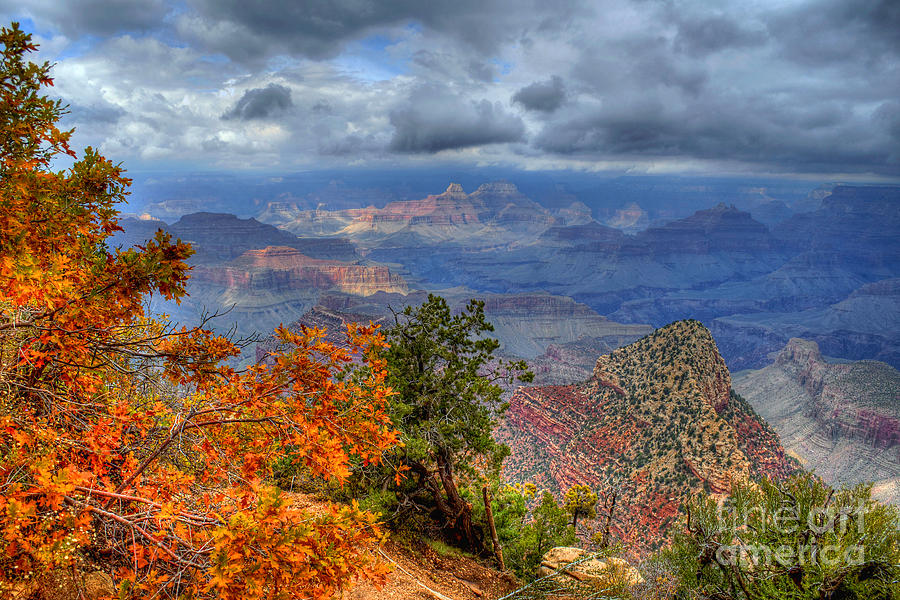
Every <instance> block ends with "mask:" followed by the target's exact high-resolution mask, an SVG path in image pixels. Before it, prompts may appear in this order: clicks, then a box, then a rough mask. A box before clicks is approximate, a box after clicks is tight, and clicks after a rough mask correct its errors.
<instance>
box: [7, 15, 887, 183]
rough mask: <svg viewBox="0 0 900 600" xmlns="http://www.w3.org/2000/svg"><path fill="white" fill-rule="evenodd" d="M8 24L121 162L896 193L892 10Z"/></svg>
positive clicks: (84, 138) (80, 123) (80, 19)
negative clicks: (855, 184)
mask: <svg viewBox="0 0 900 600" xmlns="http://www.w3.org/2000/svg"><path fill="white" fill-rule="evenodd" d="M301 4H302V6H301ZM25 5H27V6H25ZM0 17H2V18H4V19H5V20H7V21H9V20H13V19H16V20H22V21H23V23H24V25H25V26H26V27H31V26H32V25H33V28H34V29H35V30H36V31H37V32H38V34H39V35H38V40H37V41H39V42H40V43H41V45H42V50H41V54H40V57H39V58H40V59H41V60H49V61H51V62H55V63H56V67H55V69H54V76H55V77H56V87H55V88H54V92H55V93H57V94H59V96H60V97H61V98H62V99H63V100H64V102H66V103H68V104H70V105H71V106H72V107H73V114H72V115H70V117H69V118H70V119H71V122H72V123H74V124H75V126H76V127H78V132H77V135H78V136H79V137H78V139H79V140H81V141H80V142H79V143H81V144H82V145H87V144H91V145H95V146H99V147H101V148H103V149H104V151H105V152H109V153H111V154H112V155H114V156H116V158H117V159H119V160H123V161H126V163H128V162H129V161H138V162H139V163H140V164H146V165H148V166H153V165H154V164H155V163H156V162H162V163H166V164H178V165H180V164H183V161H184V157H191V159H192V160H194V161H196V163H197V165H196V166H199V167H204V166H207V165H213V167H210V168H218V167H221V166H223V165H226V166H228V167H229V168H232V167H233V168H242V167H250V166H253V165H256V164H259V165H265V166H266V167H267V168H279V166H282V167H284V168H294V167H298V166H300V167H302V168H317V167H323V168H324V167H329V166H334V165H338V166H341V165H346V164H353V165H360V166H367V167H372V166H376V167H377V166H380V165H383V164H390V165H392V166H397V165H404V164H413V161H414V164H416V165H419V166H421V165H424V164H428V161H443V160H454V161H461V162H465V161H470V162H472V163H473V164H474V163H478V162H481V161H489V162H491V163H492V164H497V163H503V164H509V165H510V166H518V167H522V168H540V167H541V166H542V165H546V164H553V165H554V168H566V167H573V168H590V169H597V170H602V169H604V168H618V167H616V166H615V165H622V164H627V165H628V167H627V168H633V169H636V170H641V169H646V170H647V171H652V170H655V169H659V168H664V169H670V170H671V169H675V168H680V165H691V167H690V168H692V169H695V170H699V171H702V172H709V173H716V172H719V171H720V170H721V169H723V168H725V169H729V170H731V172H734V171H740V172H746V173H752V172H759V173H774V172H783V173H804V174H810V173H821V174H823V177H828V178H839V177H841V176H842V174H848V173H860V174H873V175H876V176H879V177H890V178H900V151H898V150H897V148H898V131H900V117H898V115H900V109H898V106H900V105H898V104H897V98H898V97H900V35H898V33H897V32H898V31H900V4H898V3H897V2H896V1H893V0H804V1H799V0H798V1H787V2H772V3H746V2H741V1H739V0H723V1H722V2H717V3H715V6H711V5H710V4H709V3H707V2H703V1H702V0H564V1H562V2H556V3H553V4H552V5H551V4H549V3H546V2H544V1H543V0H457V1H456V2H453V3H445V2H421V1H417V0H384V1H378V2H376V1H374V0H310V1H308V2H303V3H300V4H297V3H293V4H292V3H284V2H280V1H277V0H258V1H256V2H245V1H242V0H183V1H180V2H178V1H176V0H147V1H146V2H142V3H134V2H125V1H124V0H115V1H103V2H101V1H100V0H70V1H68V2H55V1H52V0H34V1H32V2H27V3H22V2H12V1H11V0H0ZM273 82H276V83H273ZM116 153H118V154H116ZM436 154H439V156H434V155H436ZM610 165H612V166H610ZM673 165H674V166H673Z"/></svg>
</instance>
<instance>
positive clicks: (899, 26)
mask: <svg viewBox="0 0 900 600" xmlns="http://www.w3.org/2000/svg"><path fill="white" fill-rule="evenodd" d="M766 23H767V26H768V28H769V30H770V31H771V32H772V34H773V37H774V38H775V39H776V41H777V43H778V45H779V49H778V51H779V54H780V55H781V56H784V57H785V58H788V59H790V60H794V61H796V62H798V63H801V64H803V65H806V66H819V67H821V66H841V65H847V66H850V65H851V64H852V65H856V66H857V67H859V68H878V67H879V66H888V65H885V63H889V64H892V65H893V66H894V68H896V66H897V54H898V52H900V2H897V0H853V1H847V0H818V1H815V2H806V3H802V4H799V5H795V6H792V5H788V6H787V7H785V8H784V9H782V10H779V11H775V12H773V13H771V14H769V15H766ZM895 83H896V82H895Z"/></svg>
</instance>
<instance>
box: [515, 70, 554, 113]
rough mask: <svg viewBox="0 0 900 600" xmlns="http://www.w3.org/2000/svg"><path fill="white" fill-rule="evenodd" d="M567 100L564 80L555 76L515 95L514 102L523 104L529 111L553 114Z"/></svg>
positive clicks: (526, 87)
mask: <svg viewBox="0 0 900 600" xmlns="http://www.w3.org/2000/svg"><path fill="white" fill-rule="evenodd" d="M565 99H566V88H565V86H563V80H562V78H561V77H559V76H558V75H554V76H553V77H551V78H550V79H549V80H547V81H536V82H534V83H532V84H531V85H526V86H525V87H523V88H522V89H520V90H519V91H518V92H516V93H515V94H513V97H512V101H513V102H516V103H518V104H521V105H522V106H523V107H524V108H525V109H527V110H537V111H541V112H547V113H551V112H553V111H554V110H556V109H557V108H559V107H560V106H562V103H563V101H564V100H565Z"/></svg>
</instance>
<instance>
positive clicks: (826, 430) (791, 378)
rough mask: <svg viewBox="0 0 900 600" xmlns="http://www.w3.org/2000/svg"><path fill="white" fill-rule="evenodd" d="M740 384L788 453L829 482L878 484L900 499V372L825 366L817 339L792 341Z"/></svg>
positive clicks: (870, 364) (882, 493)
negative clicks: (775, 432) (867, 482)
mask: <svg viewBox="0 0 900 600" xmlns="http://www.w3.org/2000/svg"><path fill="white" fill-rule="evenodd" d="M735 387H736V388H737V389H738V390H739V391H741V393H742V394H744V395H745V397H746V398H747V399H748V401H750V402H751V403H752V404H753V406H754V407H755V408H756V410H757V411H758V412H759V413H760V414H761V415H763V416H764V417H765V418H766V420H767V421H769V422H770V423H771V424H772V426H773V427H774V428H775V430H776V431H778V433H779V435H780V436H781V438H782V440H783V441H784V444H785V446H786V447H787V449H788V450H789V451H791V452H792V453H794V454H795V455H796V456H798V457H799V459H800V460H801V462H802V463H803V465H804V466H805V467H807V468H810V469H814V470H815V471H816V472H817V473H818V474H819V475H820V476H822V477H823V478H824V479H825V480H826V481H828V482H829V483H832V484H835V485H838V484H843V485H855V484H857V483H862V482H866V481H871V482H874V483H875V487H874V490H873V492H874V495H875V496H876V497H878V498H880V499H882V500H885V501H889V502H895V503H896V502H900V372H898V371H897V370H896V369H894V368H893V367H890V366H889V365H886V364H884V363H881V362H877V361H858V362H848V363H841V364H831V363H828V362H826V361H825V360H824V359H823V357H822V354H821V353H820V352H819V347H818V345H817V344H816V343H815V342H812V341H808V340H802V339H792V340H790V341H789V342H788V344H787V345H786V346H785V347H784V349H783V350H782V351H781V352H780V353H779V354H778V356H777V358H776V359H775V362H774V363H773V364H772V365H770V366H768V367H766V368H764V369H760V370H758V371H749V372H744V373H741V374H740V375H739V376H738V377H736V378H735Z"/></svg>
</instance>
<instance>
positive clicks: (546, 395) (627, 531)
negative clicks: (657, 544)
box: [498, 321, 795, 548]
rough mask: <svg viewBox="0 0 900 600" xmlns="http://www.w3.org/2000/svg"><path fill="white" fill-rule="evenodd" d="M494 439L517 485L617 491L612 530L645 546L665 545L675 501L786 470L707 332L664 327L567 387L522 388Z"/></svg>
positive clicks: (788, 464) (689, 325)
mask: <svg viewBox="0 0 900 600" xmlns="http://www.w3.org/2000/svg"><path fill="white" fill-rule="evenodd" d="M498 438H499V439H500V440H502V441H503V442H505V443H507V444H509V445H510V447H511V448H512V456H511V457H510V458H509V459H507V461H506V463H505V466H504V468H505V472H506V475H507V476H508V477H509V478H510V479H512V480H514V481H532V482H534V483H536V484H537V485H538V486H542V487H546V488H548V489H551V490H555V491H557V492H563V491H565V490H566V489H567V488H568V487H570V486H572V485H574V484H577V483H583V484H587V485H589V486H591V487H593V488H594V489H595V490H597V491H599V492H600V493H601V494H603V495H605V496H609V495H611V494H612V493H613V491H614V490H617V493H618V500H617V514H616V518H615V520H614V523H615V525H614V527H613V529H614V534H615V535H616V536H617V537H619V538H622V539H624V540H626V541H627V542H628V543H630V544H634V545H635V546H636V547H638V548H642V547H643V548H645V547H647V544H649V543H650V540H657V541H659V540H663V539H665V536H666V532H667V531H668V527H669V526H670V525H671V524H672V523H673V521H674V519H675V517H676V516H677V515H678V510H679V505H680V503H681V499H683V498H685V497H686V496H687V495H689V494H691V493H696V492H697V491H700V490H702V489H704V488H705V489H707V490H708V491H711V492H713V493H725V492H728V491H729V490H730V488H731V483H732V481H733V480H736V479H740V480H744V479H747V478H749V477H756V476H760V475H767V476H771V477H775V478H781V477H784V476H786V475H787V474H789V473H790V472H792V471H793V470H794V468H795V467H794V463H793V461H792V460H791V459H789V458H788V457H787V456H786V454H785V451H784V449H783V448H782V446H781V444H780V442H779V441H778V437H777V436H776V435H775V433H774V432H773V431H772V430H771V429H769V427H768V426H767V425H766V424H765V422H763V421H762V420H761V419H760V418H759V417H758V416H757V415H756V414H755V413H754V412H753V410H752V408H750V406H749V405H748V404H747V403H746V402H745V401H744V400H742V399H741V398H740V397H739V396H737V395H736V394H734V393H733V392H732V391H731V376H730V374H729V372H728V369H727V368H726V366H725V362H724V360H723V359H722V357H721V356H720V355H719V353H718V350H717V348H716V344H715V342H714V341H713V339H712V336H711V335H710V333H709V332H708V331H707V330H706V329H705V328H704V327H703V326H702V325H700V323H698V322H697V321H681V322H678V323H673V324H671V325H668V326H666V327H664V328H662V329H659V330H657V331H656V332H654V333H653V334H651V335H649V336H646V337H644V338H642V339H640V340H638V341H637V342H634V343H632V344H629V345H628V346H624V347H622V348H619V349H618V350H615V351H613V352H611V353H609V354H607V355H604V356H601V357H600V358H599V359H598V360H597V363H596V366H595V368H594V372H593V376H592V377H591V378H590V379H589V380H588V381H586V382H585V383H582V384H578V385H571V386H549V387H531V388H520V389H519V390H518V391H517V392H516V393H515V394H514V395H513V397H512V399H511V401H510V409H509V412H508V414H507V420H506V424H505V425H504V427H503V428H502V429H501V430H500V432H499V433H498Z"/></svg>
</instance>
